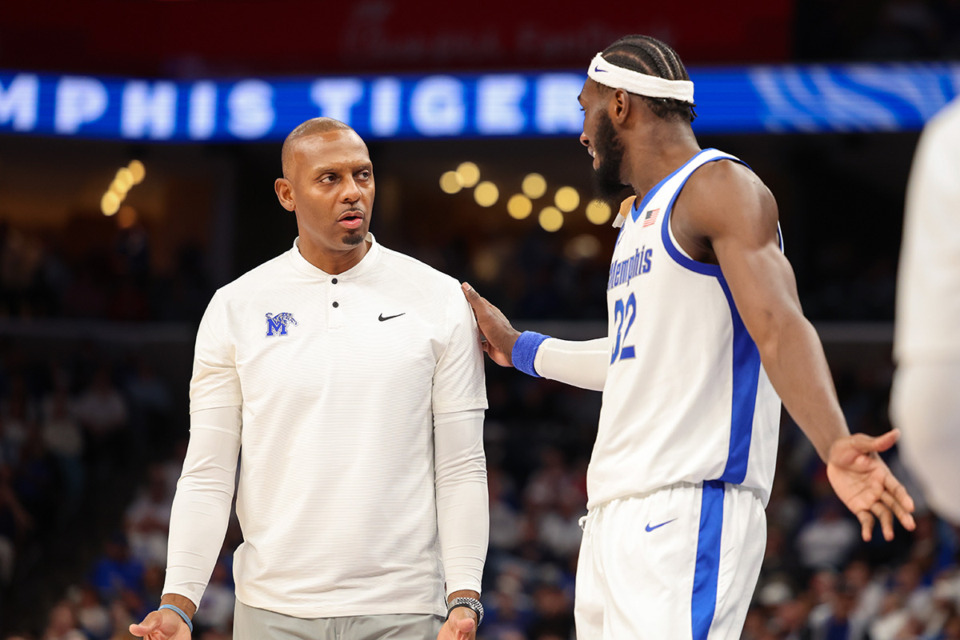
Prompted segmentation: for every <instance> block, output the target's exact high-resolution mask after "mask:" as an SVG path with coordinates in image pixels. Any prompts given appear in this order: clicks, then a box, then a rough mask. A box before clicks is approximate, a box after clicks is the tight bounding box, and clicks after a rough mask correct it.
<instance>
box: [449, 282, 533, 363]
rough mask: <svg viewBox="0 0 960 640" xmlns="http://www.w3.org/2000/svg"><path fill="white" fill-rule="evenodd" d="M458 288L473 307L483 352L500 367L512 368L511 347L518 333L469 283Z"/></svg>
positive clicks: (498, 310)
mask: <svg viewBox="0 0 960 640" xmlns="http://www.w3.org/2000/svg"><path fill="white" fill-rule="evenodd" d="M460 288H461V289H463V295H465V296H466V297H467V302H469V303H470V306H471V307H473V315H474V316H476V318H477V326H479V327H480V337H481V339H482V344H483V350H484V351H486V353H487V355H488V356H490V359H491V360H493V361H494V362H496V363H497V364H498V365H500V366H501V367H512V366H513V345H514V344H515V343H516V341H517V338H519V337H520V332H519V331H517V330H516V329H514V328H513V325H511V324H510V321H509V320H507V317H506V316H505V315H503V313H502V312H501V311H500V309H498V308H496V307H495V306H493V305H492V304H490V302H489V301H488V300H487V299H486V298H484V297H483V296H481V295H480V294H479V293H477V292H476V291H474V289H473V287H471V286H470V284H469V283H467V282H464V283H463V284H461V285H460Z"/></svg>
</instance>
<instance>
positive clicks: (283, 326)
mask: <svg viewBox="0 0 960 640" xmlns="http://www.w3.org/2000/svg"><path fill="white" fill-rule="evenodd" d="M290 325H293V326H296V325H297V321H296V320H294V318H293V314H292V313H289V312H287V311H284V312H283V313H278V314H276V315H274V314H272V313H268V314H267V336H268V337H269V336H273V335H278V336H285V335H287V327H288V326H290Z"/></svg>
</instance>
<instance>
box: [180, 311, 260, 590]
mask: <svg viewBox="0 0 960 640" xmlns="http://www.w3.org/2000/svg"><path fill="white" fill-rule="evenodd" d="M225 317H226V313H225V309H224V307H223V306H222V305H221V303H220V301H219V300H218V297H217V296H214V299H213V300H212V301H211V303H210V306H209V307H208V308H207V311H206V313H205V314H204V317H203V320H202V321H201V323H200V329H199V330H198V332H197V345H196V351H195V356H194V369H193V378H192V379H191V381H190V441H189V444H188V445H187V454H186V457H185V459H184V463H183V471H182V473H181V475H180V480H179V482H178V483H177V492H176V495H175V496H174V500H173V507H172V509H171V514H170V534H169V541H168V546H167V573H166V580H165V583H164V589H163V593H165V594H166V593H176V594H179V595H182V596H184V597H186V598H189V599H190V600H191V601H192V602H193V603H194V604H195V605H199V604H200V598H201V597H202V596H203V592H204V590H205V589H206V586H207V583H208V581H209V580H210V575H211V573H212V572H213V566H214V564H215V563H216V561H217V557H218V556H219V554H220V548H221V545H222V544H223V538H224V535H225V534H226V530H227V524H228V520H229V518H230V507H231V504H232V502H233V493H234V486H235V481H236V471H237V461H238V455H239V451H240V429H241V422H242V419H241V404H242V399H241V394H240V382H239V378H238V376H237V371H236V366H235V351H234V347H233V345H232V344H231V341H230V339H229V337H228V336H229V331H228V327H227V324H226V322H225Z"/></svg>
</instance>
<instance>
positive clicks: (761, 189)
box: [684, 157, 777, 216]
mask: <svg viewBox="0 0 960 640" xmlns="http://www.w3.org/2000/svg"><path fill="white" fill-rule="evenodd" d="M684 200H686V203H687V204H688V205H693V208H694V209H695V210H697V211H702V212H705V213H707V212H711V211H723V212H724V213H725V214H726V215H729V214H730V212H732V211H741V212H744V213H757V214H760V215H765V214H766V215H773V216H776V215H777V204H776V200H775V198H774V196H773V193H772V192H771V191H770V189H769V188H768V187H767V185H766V184H764V182H763V180H761V179H760V177H759V176H758V175H757V174H756V173H755V172H754V171H753V169H751V168H750V167H748V166H747V165H746V164H744V163H743V162H741V161H739V160H738V159H736V158H732V157H725V158H721V159H719V160H715V161H713V162H708V163H706V164H704V165H703V166H701V167H699V168H698V169H697V170H696V171H695V172H694V173H693V175H691V176H690V180H689V181H688V183H687V185H686V186H685V187H684Z"/></svg>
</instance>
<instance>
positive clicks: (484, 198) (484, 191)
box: [473, 180, 500, 207]
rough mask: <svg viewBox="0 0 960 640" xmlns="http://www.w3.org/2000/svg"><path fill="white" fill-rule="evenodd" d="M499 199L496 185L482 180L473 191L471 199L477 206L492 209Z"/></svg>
mask: <svg viewBox="0 0 960 640" xmlns="http://www.w3.org/2000/svg"><path fill="white" fill-rule="evenodd" d="M499 198H500V190H499V189H497V185H495V184H493V183H492V182H490V181H489V180H484V181H483V182H481V183H480V184H478V185H477V188H476V189H474V190H473V199H474V200H476V201H477V204H478V205H480V206H481V207H492V206H493V205H495V204H496V203H497V200H498V199H499Z"/></svg>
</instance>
